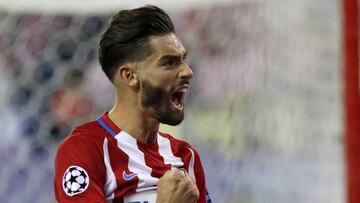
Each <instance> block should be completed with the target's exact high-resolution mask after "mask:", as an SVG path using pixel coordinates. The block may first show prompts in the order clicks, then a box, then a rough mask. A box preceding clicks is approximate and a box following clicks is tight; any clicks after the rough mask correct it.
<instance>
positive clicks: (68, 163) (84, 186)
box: [54, 135, 106, 202]
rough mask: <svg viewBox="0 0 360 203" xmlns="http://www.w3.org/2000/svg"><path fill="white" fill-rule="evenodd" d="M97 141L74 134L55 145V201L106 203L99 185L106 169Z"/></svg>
mask: <svg viewBox="0 0 360 203" xmlns="http://www.w3.org/2000/svg"><path fill="white" fill-rule="evenodd" d="M98 141H99V140H95V139H90V137H89V136H82V135H77V136H70V137H69V138H67V139H66V140H65V141H64V142H63V143H62V144H61V145H60V146H59V149H58V151H57V154H56V158H55V180H54V189H55V196H56V199H57V201H59V202H80V201H81V202H86V201H90V202H106V198H105V194H104V188H103V186H104V183H105V178H104V177H106V171H105V167H104V166H103V163H104V162H103V159H102V155H101V154H102V151H101V150H102V149H101V148H99V143H97V142H98ZM100 146H101V145H100Z"/></svg>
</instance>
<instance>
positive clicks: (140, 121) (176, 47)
mask: <svg viewBox="0 0 360 203" xmlns="http://www.w3.org/2000/svg"><path fill="white" fill-rule="evenodd" d="M149 44H150V46H151V48H152V53H151V54H150V55H149V56H148V57H146V58H145V59H144V60H143V61H140V62H133V63H126V64H123V65H120V67H119V69H118V71H117V73H116V75H115V77H114V85H115V89H116V101H115V104H114V106H113V108H112V110H111V111H110V112H109V117H110V119H111V120H112V121H113V122H115V123H116V124H117V125H118V126H119V127H120V128H121V129H122V130H124V131H126V132H128V133H129V134H130V135H132V136H134V137H135V138H136V139H137V140H139V141H141V142H143V143H153V142H154V141H156V140H155V138H156V134H157V132H158V129H159V125H160V123H166V124H171V125H176V124H179V123H180V122H181V121H182V120H183V118H184V112H183V110H182V111H179V110H178V109H176V108H174V107H173V105H172V104H171V101H170V100H171V96H172V94H173V93H174V91H175V90H177V89H179V88H180V87H185V86H187V85H188V84H189V81H190V79H191V78H192V75H193V72H192V70H191V69H190V67H189V66H188V65H187V64H186V63H185V57H186V50H185V48H184V46H183V45H182V43H181V42H180V40H179V39H178V38H177V37H176V36H175V34H173V33H171V34H167V35H163V36H154V37H150V38H149Z"/></svg>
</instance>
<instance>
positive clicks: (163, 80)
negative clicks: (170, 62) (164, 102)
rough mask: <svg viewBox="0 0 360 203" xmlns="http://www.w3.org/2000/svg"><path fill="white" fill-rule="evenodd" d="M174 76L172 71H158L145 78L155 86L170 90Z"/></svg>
mask: <svg viewBox="0 0 360 203" xmlns="http://www.w3.org/2000/svg"><path fill="white" fill-rule="evenodd" d="M175 78H176V77H175V76H174V74H173V73H166V72H165V73H164V72H158V73H151V74H149V75H148V77H147V79H146V80H147V81H150V82H151V84H152V85H154V86H155V87H160V88H163V89H165V90H166V91H170V90H171V88H172V86H173V84H174V83H175Z"/></svg>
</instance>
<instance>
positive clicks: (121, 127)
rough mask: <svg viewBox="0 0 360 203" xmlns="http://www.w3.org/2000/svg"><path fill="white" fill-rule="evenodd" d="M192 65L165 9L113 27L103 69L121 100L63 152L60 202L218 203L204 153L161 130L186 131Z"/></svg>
mask: <svg viewBox="0 0 360 203" xmlns="http://www.w3.org/2000/svg"><path fill="white" fill-rule="evenodd" d="M185 59H186V50H185V48H184V47H183V45H182V43H181V41H180V40H179V39H178V37H177V36H176V34H175V30H174V26H173V24H172V22H171V19H170V18H169V16H168V15H167V14H166V13H165V12H164V11H163V10H161V9H160V8H158V7H155V6H144V7H140V8H137V9H133V10H122V11H120V12H119V13H117V14H116V15H114V16H113V17H112V18H111V19H110V21H109V24H108V26H107V28H106V30H105V32H104V33H103V34H102V36H101V40H100V47H99V61H100V64H101V67H102V69H103V71H104V72H105V74H106V76H107V77H108V78H109V80H110V81H111V82H112V84H113V85H114V87H115V92H116V100H115V102H114V106H113V108H112V109H111V110H110V111H109V112H105V113H104V114H103V115H101V116H100V117H99V118H97V119H96V120H95V121H92V122H89V123H86V124H84V125H81V126H78V127H76V128H75V129H74V130H73V131H72V133H71V134H70V135H69V136H68V137H67V138H66V139H65V140H64V141H63V142H62V143H61V144H60V146H59V148H58V151H57V155H56V160H55V181H54V187H55V195H56V199H57V200H58V201H59V202H125V203H130V202H131V203H155V202H157V203H177V202H178V203H194V202H197V203H206V202H211V200H210V199H209V198H208V195H207V189H206V185H205V176H204V171H203V168H202V165H201V161H200V158H199V154H198V152H197V151H196V150H195V149H194V148H193V147H192V146H191V145H189V144H188V143H186V142H184V141H181V140H178V139H176V138H174V137H172V136H171V135H169V134H166V133H162V132H159V125H160V123H164V124H169V125H178V124H180V123H181V121H182V120H183V118H184V94H185V93H186V92H187V90H188V88H189V82H190V79H191V77H192V75H193V72H192V70H191V69H190V67H189V66H188V65H187V64H186V62H185ZM94 91H96V90H94ZM99 94H101V92H99ZM104 99H107V98H104Z"/></svg>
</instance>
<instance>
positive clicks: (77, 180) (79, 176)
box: [54, 113, 210, 203]
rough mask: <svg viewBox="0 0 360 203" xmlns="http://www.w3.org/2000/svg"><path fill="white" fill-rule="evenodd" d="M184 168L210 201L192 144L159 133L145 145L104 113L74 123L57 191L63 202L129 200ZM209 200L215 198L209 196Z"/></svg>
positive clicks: (63, 149)
mask: <svg viewBox="0 0 360 203" xmlns="http://www.w3.org/2000/svg"><path fill="white" fill-rule="evenodd" d="M173 167H175V168H183V169H185V170H186V171H187V172H188V174H189V175H190V177H191V178H193V179H194V180H195V181H196V184H197V187H198V189H199V191H200V198H199V200H198V203H206V202H208V201H209V199H208V197H207V196H208V195H207V190H206V186H205V176H204V171H203V168H202V164H201V161H200V157H199V154H198V153H197V151H196V150H195V149H194V148H192V147H191V146H190V145H189V144H188V143H186V142H184V141H181V140H178V139H175V138H174V137H172V136H171V135H168V134H165V133H161V132H159V133H158V134H157V142H155V143H152V144H144V143H141V142H139V141H137V140H136V139H135V138H134V137H132V136H131V135H129V134H128V133H126V132H125V131H122V130H121V129H120V128H118V127H117V126H116V125H115V124H114V123H113V122H112V121H111V120H110V119H109V117H108V116H107V113H104V114H103V115H102V116H101V117H99V118H98V119H97V120H96V121H92V122H89V123H86V124H84V125H81V126H79V127H77V128H75V129H74V130H73V131H72V133H71V134H70V135H69V136H68V137H67V138H66V139H65V140H64V141H63V142H62V143H61V144H60V146H59V148H58V151H57V155H56V159H55V181H54V188H55V196H56V199H57V200H58V201H59V202H114V203H116V202H121V203H122V202H124V197H125V196H128V195H131V194H135V193H139V192H143V191H149V190H154V189H156V187H157V182H158V181H159V178H160V177H161V176H162V175H163V174H164V173H165V172H166V171H168V170H171V168H173ZM209 202H210V201H209Z"/></svg>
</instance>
